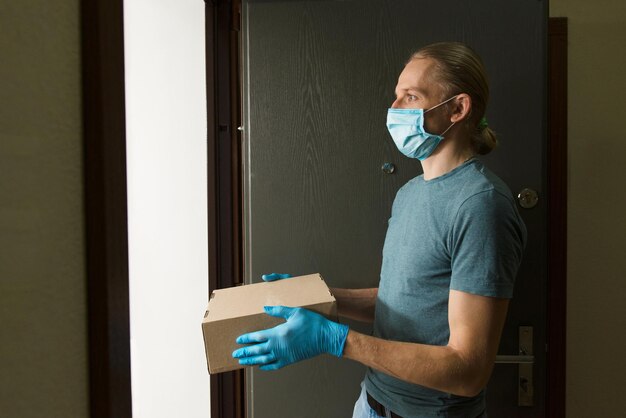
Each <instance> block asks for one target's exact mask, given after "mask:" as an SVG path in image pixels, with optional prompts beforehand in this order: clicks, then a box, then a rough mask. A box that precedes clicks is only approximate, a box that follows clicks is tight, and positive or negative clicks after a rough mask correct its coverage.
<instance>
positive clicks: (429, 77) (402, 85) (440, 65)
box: [392, 42, 497, 154]
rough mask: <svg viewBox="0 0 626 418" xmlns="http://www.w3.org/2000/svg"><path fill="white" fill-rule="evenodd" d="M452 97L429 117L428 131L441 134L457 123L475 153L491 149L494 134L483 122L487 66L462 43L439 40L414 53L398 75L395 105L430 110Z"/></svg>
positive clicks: (483, 152) (493, 145) (487, 96)
mask: <svg viewBox="0 0 626 418" xmlns="http://www.w3.org/2000/svg"><path fill="white" fill-rule="evenodd" d="M455 96H456V97H455ZM451 97H454V99H453V100H451V101H450V102H448V103H447V104H445V105H444V106H441V107H440V108H438V109H439V110H433V112H432V114H431V115H430V116H429V117H428V118H426V128H427V130H428V131H429V132H433V133H440V132H442V131H443V130H444V129H445V128H446V127H448V126H449V125H450V123H455V124H456V125H458V127H456V129H459V130H463V132H462V134H463V136H467V137H469V138H470V144H471V146H472V148H473V149H474V151H475V152H477V153H479V154H487V153H489V152H490V151H492V150H493V149H494V148H495V147H496V144H497V140H496V137H495V134H494V133H493V131H491V129H489V128H488V127H486V126H485V123H481V121H483V120H484V119H483V118H484V115H485V109H486V107H487V102H488V100H489V85H488V82H487V77H486V75H485V69H484V66H483V64H482V61H481V59H480V57H478V55H477V54H476V53H475V52H474V51H473V50H472V49H470V48H469V47H468V46H466V45H464V44H462V43H459V42H439V43H435V44H431V45H427V46H425V47H423V48H421V49H419V50H418V51H417V52H415V53H414V54H412V55H411V58H410V59H409V61H408V62H407V64H406V66H405V68H404V70H403V71H402V73H401V74H400V77H399V78H398V85H397V87H396V100H395V101H394V103H393V105H392V107H397V108H422V109H430V108H431V107H433V106H436V105H437V104H439V103H441V102H443V101H445V100H448V99H450V98H451Z"/></svg>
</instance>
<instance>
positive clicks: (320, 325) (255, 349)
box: [233, 306, 349, 370]
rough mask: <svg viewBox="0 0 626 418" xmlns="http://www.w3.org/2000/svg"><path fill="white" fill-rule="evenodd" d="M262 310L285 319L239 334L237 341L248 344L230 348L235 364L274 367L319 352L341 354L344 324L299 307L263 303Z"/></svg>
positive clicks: (345, 328)
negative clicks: (278, 323) (269, 325)
mask: <svg viewBox="0 0 626 418" xmlns="http://www.w3.org/2000/svg"><path fill="white" fill-rule="evenodd" d="M265 313H267V314H268V315H271V316H276V317H280V318H285V319H286V320H287V322H285V323H283V324H280V325H277V326H275V327H274V328H270V329H265V330H262V331H256V332H251V333H249V334H244V335H241V336H239V337H238V338H237V344H252V345H249V346H247V347H243V348H239V349H237V350H235V351H234V352H233V357H235V358H238V359H239V364H243V365H246V366H254V365H260V366H261V367H260V369H261V370H277V369H280V368H281V367H284V366H287V365H289V364H292V363H295V362H298V361H302V360H306V359H308V358H311V357H315V356H317V355H319V354H322V353H328V354H332V355H334V356H337V357H341V355H342V353H343V347H344V345H345V343H346V337H347V336H348V330H349V328H348V326H347V325H343V324H338V323H337V322H333V321H329V320H328V319H326V318H324V317H323V316H322V315H320V314H317V313H315V312H311V311H309V310H306V309H303V308H288V307H286V306H265Z"/></svg>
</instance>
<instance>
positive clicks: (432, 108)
mask: <svg viewBox="0 0 626 418" xmlns="http://www.w3.org/2000/svg"><path fill="white" fill-rule="evenodd" d="M460 95H461V94H460V93H459V94H455V95H454V96H452V97H450V98H449V99H448V100H444V101H443V102H441V103H439V104H438V105H435V106H433V107H431V108H430V109H426V110H424V113H427V112H430V111H431V110H434V109H437V108H438V107H439V106H443V105H445V104H446V103H448V102H449V101H450V100H452V99H456V98H457V97H459V96H460ZM448 129H449V128H448Z"/></svg>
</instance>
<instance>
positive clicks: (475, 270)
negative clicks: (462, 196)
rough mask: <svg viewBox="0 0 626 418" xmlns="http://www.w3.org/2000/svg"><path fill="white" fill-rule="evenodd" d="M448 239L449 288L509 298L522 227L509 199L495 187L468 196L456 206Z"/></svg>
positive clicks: (519, 256)
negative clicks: (456, 211) (449, 261)
mask: <svg viewBox="0 0 626 418" xmlns="http://www.w3.org/2000/svg"><path fill="white" fill-rule="evenodd" d="M449 240H450V241H449V248H450V249H451V261H452V262H451V264H452V277H451V281H450V289H454V290H459V291H463V292H468V293H472V294H476V295H482V296H492V297H500V298H511V297H513V287H514V285H515V276H516V275H517V270H518V268H519V266H520V263H521V260H522V252H523V249H524V246H525V243H526V227H525V226H524V222H523V221H522V219H521V217H520V215H519V213H518V211H517V208H516V207H515V203H514V201H513V200H512V198H508V197H506V196H504V195H503V194H501V193H500V192H498V191H496V190H489V191H484V192H481V193H478V194H476V195H474V196H472V197H470V198H469V199H467V200H466V201H465V202H464V203H463V204H462V205H461V206H460V208H459V211H458V213H457V215H456V218H455V220H454V222H453V226H452V229H451V233H450V237H449Z"/></svg>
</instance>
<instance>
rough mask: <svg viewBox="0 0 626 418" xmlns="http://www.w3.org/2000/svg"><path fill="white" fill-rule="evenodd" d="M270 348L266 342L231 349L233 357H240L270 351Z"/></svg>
mask: <svg viewBox="0 0 626 418" xmlns="http://www.w3.org/2000/svg"><path fill="white" fill-rule="evenodd" d="M270 352H271V350H270V349H269V347H268V343H261V344H254V345H250V346H248V347H242V348H238V349H237V350H235V351H233V357H235V358H242V357H254V356H259V355H263V354H268V353H270Z"/></svg>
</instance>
